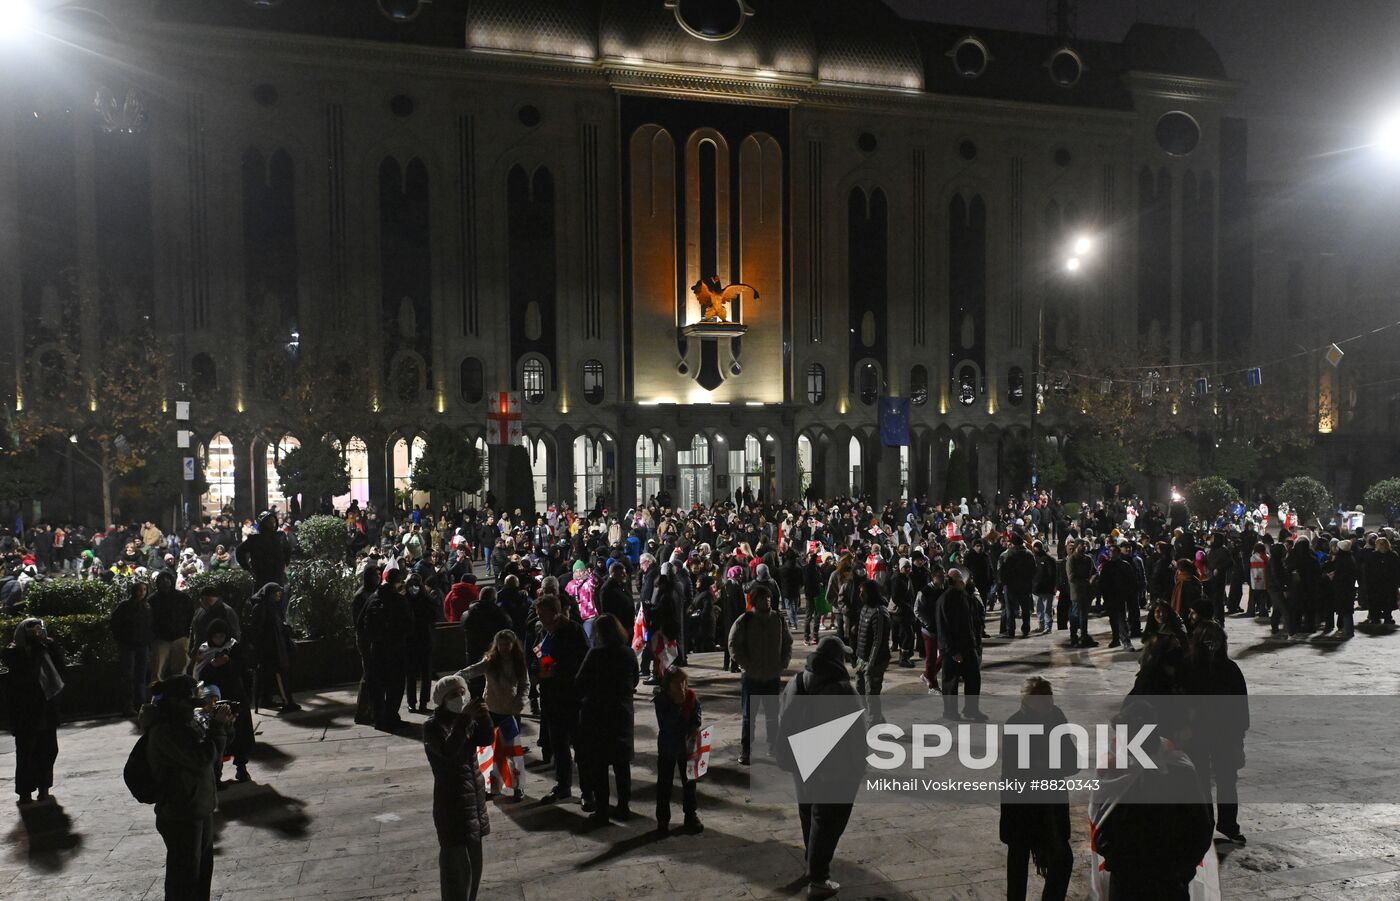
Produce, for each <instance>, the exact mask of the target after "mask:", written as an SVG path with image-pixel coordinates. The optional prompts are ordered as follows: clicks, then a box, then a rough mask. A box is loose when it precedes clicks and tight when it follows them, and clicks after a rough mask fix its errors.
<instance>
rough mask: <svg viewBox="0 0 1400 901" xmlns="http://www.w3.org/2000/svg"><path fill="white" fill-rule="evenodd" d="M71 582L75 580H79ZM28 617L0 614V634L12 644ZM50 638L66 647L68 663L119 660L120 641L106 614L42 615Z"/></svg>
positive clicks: (5, 641) (5, 642) (65, 652)
mask: <svg viewBox="0 0 1400 901" xmlns="http://www.w3.org/2000/svg"><path fill="white" fill-rule="evenodd" d="M68 581H72V582H76V581H78V580H77V579H71V580H68ZM26 618H27V617H23V616H6V617H0V635H3V636H4V641H3V642H0V644H9V643H10V641H12V640H13V639H14V635H15V629H17V628H18V627H19V624H20V623H21V622H23V621H24V620H25V619H26ZM43 620H44V628H46V629H48V632H49V637H51V638H53V639H54V640H55V641H57V642H58V643H59V645H60V646H61V647H62V648H63V653H64V655H65V656H66V657H67V658H68V662H69V663H112V662H115V661H116V659H117V644H116V642H115V641H113V640H112V628H111V625H110V622H109V618H108V615H107V614H105V613H104V614H78V615H69V616H43Z"/></svg>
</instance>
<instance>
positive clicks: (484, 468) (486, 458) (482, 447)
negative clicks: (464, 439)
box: [468, 435, 491, 508]
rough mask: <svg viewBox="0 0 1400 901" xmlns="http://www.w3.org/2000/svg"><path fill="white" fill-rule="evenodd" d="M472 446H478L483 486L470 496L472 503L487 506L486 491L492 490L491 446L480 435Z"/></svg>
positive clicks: (477, 453) (477, 451)
mask: <svg viewBox="0 0 1400 901" xmlns="http://www.w3.org/2000/svg"><path fill="white" fill-rule="evenodd" d="M472 446H473V447H475V448H476V457H477V459H478V460H479V461H481V488H480V489H479V490H478V491H477V492H476V493H475V494H473V495H469V496H468V497H469V499H470V502H471V503H473V504H474V505H475V506H477V507H478V508H480V507H485V506H486V493H487V492H488V491H490V490H491V448H490V447H488V446H487V445H486V439H485V438H483V437H481V436H480V435H478V436H477V437H476V440H475V441H474V442H472Z"/></svg>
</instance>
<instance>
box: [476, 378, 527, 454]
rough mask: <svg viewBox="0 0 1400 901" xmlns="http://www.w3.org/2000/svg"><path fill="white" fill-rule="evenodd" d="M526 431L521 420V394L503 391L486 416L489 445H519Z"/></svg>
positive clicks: (497, 396)
mask: <svg viewBox="0 0 1400 901" xmlns="http://www.w3.org/2000/svg"><path fill="white" fill-rule="evenodd" d="M524 434H525V431H524V428H523V422H522V420H521V418H520V392H518V391H501V392H499V393H498V394H497V395H496V398H495V400H494V401H492V403H491V412H489V413H487V414H486V443H487V444H519V443H520V441H521V439H522V438H523V437H524Z"/></svg>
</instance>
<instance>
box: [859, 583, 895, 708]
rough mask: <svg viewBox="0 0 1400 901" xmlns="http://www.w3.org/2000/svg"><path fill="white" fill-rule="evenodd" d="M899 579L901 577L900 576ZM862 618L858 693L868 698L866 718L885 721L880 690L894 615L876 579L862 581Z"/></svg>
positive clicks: (888, 654)
mask: <svg viewBox="0 0 1400 901" xmlns="http://www.w3.org/2000/svg"><path fill="white" fill-rule="evenodd" d="M896 578H897V576H896ZM860 597H861V608H860V619H859V620H858V621H857V625H856V653H855V662H856V694H858V695H860V696H861V697H862V698H864V699H865V703H866V720H867V723H868V724H870V725H874V724H875V723H878V722H881V720H882V714H881V707H880V691H881V689H882V688H883V687H884V684H885V670H887V669H889V665H890V615H889V612H888V611H887V610H886V609H885V598H884V596H883V595H881V594H880V587H879V586H878V585H876V584H875V583H874V582H873V581H869V580H867V581H865V582H862V583H860Z"/></svg>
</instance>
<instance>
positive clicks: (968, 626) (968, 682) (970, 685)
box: [934, 568, 1087, 721]
mask: <svg viewBox="0 0 1400 901" xmlns="http://www.w3.org/2000/svg"><path fill="white" fill-rule="evenodd" d="M966 578H967V577H966V576H965V575H964V573H963V571H962V570H961V569H956V568H954V569H952V570H949V571H948V587H947V588H946V589H945V590H944V591H943V593H942V594H940V595H939V596H938V606H937V607H936V608H935V612H934V619H935V631H936V633H937V635H938V654H939V657H940V659H941V660H942V667H943V684H942V690H943V718H944V719H945V720H957V719H969V720H978V721H985V720H986V719H987V716H986V714H984V713H982V712H981V709H980V708H979V706H978V704H979V701H978V696H979V695H980V694H981V693H982V668H981V667H982V641H981V638H980V637H979V635H978V629H977V625H978V623H977V622H976V617H975V616H974V615H973V610H972V603H971V601H970V599H969V598H968V594H967V582H966ZM1086 603H1087V602H1086ZM959 682H961V683H962V685H963V696H964V698H963V712H962V715H961V716H959V715H958V683H959Z"/></svg>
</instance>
